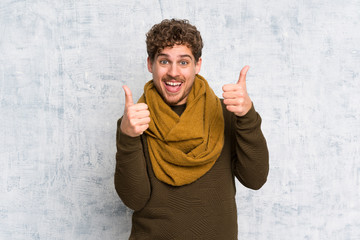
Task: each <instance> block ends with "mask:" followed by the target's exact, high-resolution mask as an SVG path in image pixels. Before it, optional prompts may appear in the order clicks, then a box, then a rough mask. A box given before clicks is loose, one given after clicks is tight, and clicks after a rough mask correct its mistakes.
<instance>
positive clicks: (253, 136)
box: [223, 66, 269, 189]
mask: <svg viewBox="0 0 360 240" xmlns="http://www.w3.org/2000/svg"><path fill="white" fill-rule="evenodd" d="M248 70H249V66H245V67H244V68H243V69H242V70H241V72H240V76H239V80H238V81H237V83H236V84H226V85H224V86H223V91H224V93H223V97H224V104H225V105H226V109H227V110H228V111H230V112H232V113H234V114H233V121H232V122H233V123H232V125H233V131H235V136H234V139H233V141H234V142H235V151H234V152H235V154H234V156H235V157H233V163H234V174H235V176H236V177H237V178H238V179H239V181H240V182H241V183H242V184H243V185H244V186H246V187H248V188H251V189H259V188H261V187H262V185H264V183H265V182H266V178H267V175H268V172H269V154H268V149H267V146H266V140H265V138H264V136H263V134H262V132H261V128H260V125H261V118H260V116H259V114H258V113H257V112H256V111H255V109H254V106H253V104H252V101H251V99H250V97H249V95H248V92H247V90H246V74H247V71H248Z"/></svg>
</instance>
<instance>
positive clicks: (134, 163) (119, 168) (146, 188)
mask: <svg viewBox="0 0 360 240" xmlns="http://www.w3.org/2000/svg"><path fill="white" fill-rule="evenodd" d="M121 120H122V119H120V120H119V121H118V123H117V133H116V147H117V152H116V170H115V176H114V181H115V189H116V192H117V193H118V195H119V197H120V198H121V200H122V201H123V202H124V204H125V205H126V206H128V207H129V208H131V209H133V210H140V209H142V208H143V207H144V206H145V204H146V203H147V201H148V199H149V198H150V181H149V177H148V173H147V168H146V162H145V157H144V152H143V146H142V143H141V139H140V136H137V137H130V136H128V135H126V134H124V133H123V132H122V131H121V129H120V126H121Z"/></svg>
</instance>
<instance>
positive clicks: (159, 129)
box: [139, 75, 224, 186]
mask: <svg viewBox="0 0 360 240" xmlns="http://www.w3.org/2000/svg"><path fill="white" fill-rule="evenodd" d="M139 102H144V103H146V104H147V105H148V107H149V111H150V118H151V122H150V124H149V128H148V129H147V130H146V134H147V142H148V149H149V155H150V160H151V164H152V168H153V171H154V173H155V176H156V177H157V178H158V179H159V180H160V181H162V182H165V183H167V184H169V185H173V186H182V185H186V184H189V183H192V182H194V181H196V180H197V179H199V178H200V177H201V176H203V175H204V174H205V173H207V172H208V171H209V170H210V169H211V167H212V166H213V165H214V164H215V162H216V160H217V159H218V157H219V156H220V153H221V151H222V147H223V145H224V119H223V113H222V107H221V103H220V100H219V98H218V97H217V96H216V95H215V93H214V92H213V90H212V89H211V88H210V87H209V85H208V83H207V81H206V80H205V79H204V78H203V77H202V76H200V75H196V77H195V81H194V84H193V86H192V89H191V91H190V93H189V95H188V98H187V104H186V109H185V111H184V112H183V114H182V115H181V116H180V117H179V116H178V115H177V114H176V113H175V112H174V111H173V110H172V109H171V108H170V106H169V105H167V104H166V103H165V102H164V101H163V99H162V97H161V96H160V95H159V93H158V92H157V90H156V88H155V86H154V84H153V81H152V80H151V81H149V82H148V83H146V85H145V87H144V94H143V95H142V97H141V98H140V100H139Z"/></svg>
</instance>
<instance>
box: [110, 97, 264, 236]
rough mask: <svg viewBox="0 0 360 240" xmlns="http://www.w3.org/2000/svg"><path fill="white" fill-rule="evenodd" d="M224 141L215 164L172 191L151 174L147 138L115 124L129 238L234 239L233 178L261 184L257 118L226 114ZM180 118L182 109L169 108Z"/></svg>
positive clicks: (254, 186)
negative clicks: (128, 210) (129, 218)
mask: <svg viewBox="0 0 360 240" xmlns="http://www.w3.org/2000/svg"><path fill="white" fill-rule="evenodd" d="M222 106H223V114H224V121H225V129H224V134H225V142H224V147H223V149H222V152H221V155H220V157H219V158H218V160H217V161H216V163H215V165H214V166H213V167H212V168H211V169H210V170H209V171H208V172H207V173H206V174H205V175H203V176H202V177H201V178H200V179H198V180H197V181H195V182H193V183H191V184H188V185H184V186H180V187H174V186H170V185H168V184H165V183H163V182H161V181H159V180H158V179H157V178H156V177H155V175H154V173H153V170H152V167H151V162H150V159H149V153H148V147H147V141H146V135H145V134H143V135H141V136H139V137H129V136H127V135H125V134H123V133H122V132H121V130H120V124H121V119H119V121H118V124H117V137H116V140H117V153H116V170H115V188H116V191H117V193H118V195H119V196H120V198H121V200H122V201H123V202H124V204H125V205H126V206H128V207H129V208H131V209H133V210H134V212H133V217H132V229H131V235H130V238H129V239H140V240H142V239H156V240H161V239H166V240H169V239H184V240H185V239H186V240H189V239H207V240H211V239H216V240H219V239H221V240H222V239H224V240H228V239H229V240H231V239H237V210H236V202H235V193H236V189H235V177H236V178H237V179H238V180H239V181H240V182H241V183H242V184H243V185H244V186H246V187H248V188H250V189H255V190H256V189H259V188H261V187H262V185H263V184H264V183H265V182H266V179H267V175H268V170H269V162H268V150H267V145H266V140H265V138H264V136H263V134H262V131H261V128H260V125H261V118H260V115H259V114H258V113H257V112H256V111H255V109H254V107H252V108H251V109H250V111H249V112H248V113H247V114H246V115H245V116H243V117H237V116H236V115H235V114H233V113H231V112H229V111H227V110H226V108H225V106H224V104H223V103H222ZM173 110H174V111H175V112H177V113H178V114H181V113H182V111H183V110H184V109H181V108H175V109H173Z"/></svg>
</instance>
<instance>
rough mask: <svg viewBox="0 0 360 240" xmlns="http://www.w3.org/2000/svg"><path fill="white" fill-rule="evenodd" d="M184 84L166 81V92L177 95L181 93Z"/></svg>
mask: <svg viewBox="0 0 360 240" xmlns="http://www.w3.org/2000/svg"><path fill="white" fill-rule="evenodd" d="M182 84H183V82H174V81H164V85H165V88H166V91H167V92H169V93H177V92H178V91H180V89H181V86H182Z"/></svg>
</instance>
